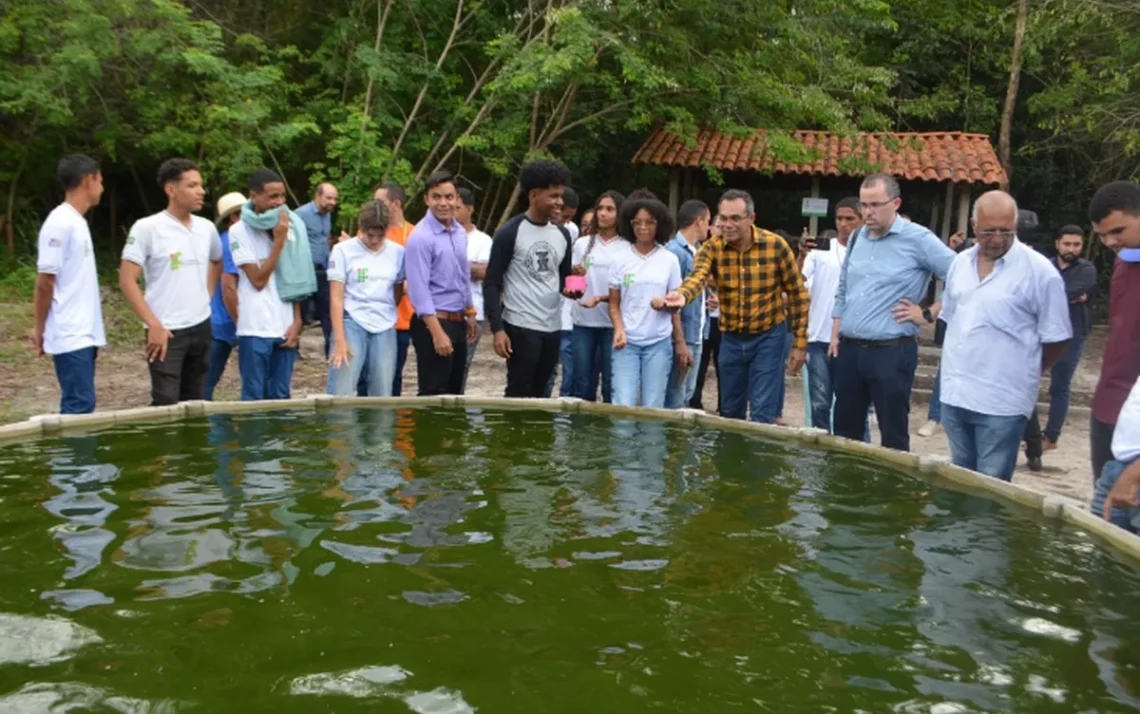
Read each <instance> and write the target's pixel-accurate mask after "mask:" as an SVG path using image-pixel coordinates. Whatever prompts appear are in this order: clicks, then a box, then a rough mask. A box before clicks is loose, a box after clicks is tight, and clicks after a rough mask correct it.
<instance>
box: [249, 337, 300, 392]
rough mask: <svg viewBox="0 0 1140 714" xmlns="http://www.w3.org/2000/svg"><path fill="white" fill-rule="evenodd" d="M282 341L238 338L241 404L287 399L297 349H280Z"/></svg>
mask: <svg viewBox="0 0 1140 714" xmlns="http://www.w3.org/2000/svg"><path fill="white" fill-rule="evenodd" d="M284 341H285V340H283V339H280V338H278V339H271V338H268V337H239V338H238V370H240V371H241V399H242V401H243V402H250V401H257V400H260V399H288V398H289V387H290V384H291V383H292V381H293V363H294V362H295V361H296V359H297V350H296V349H285V348H284V347H282V346H281V344H282V343H283V342H284Z"/></svg>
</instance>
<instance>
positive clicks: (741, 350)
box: [717, 323, 788, 424]
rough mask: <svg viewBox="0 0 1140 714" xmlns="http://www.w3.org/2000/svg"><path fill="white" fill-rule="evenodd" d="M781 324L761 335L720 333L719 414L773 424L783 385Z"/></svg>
mask: <svg viewBox="0 0 1140 714" xmlns="http://www.w3.org/2000/svg"><path fill="white" fill-rule="evenodd" d="M787 332H788V326H787V325H786V324H785V323H780V324H779V325H776V326H775V327H773V328H772V329H770V330H768V331H767V332H764V333H762V334H759V335H749V336H744V335H740V334H737V333H733V332H724V333H721V338H720V354H718V355H717V375H718V377H719V379H720V414H721V416H723V417H728V418H729V419H744V418H749V417H750V418H751V420H752V421H754V422H758V423H760V424H771V423H773V422H775V421H776V415H777V414H779V410H780V404H779V397H780V389H781V385H782V384H783V381H784V363H783V362H782V361H781V357H783V354H784V346H785V340H786V337H785V335H786V334H787Z"/></svg>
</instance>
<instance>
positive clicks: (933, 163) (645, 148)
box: [633, 129, 1006, 239]
mask: <svg viewBox="0 0 1140 714" xmlns="http://www.w3.org/2000/svg"><path fill="white" fill-rule="evenodd" d="M785 136H787V137H789V138H791V139H793V140H794V141H796V142H798V143H799V144H800V145H802V146H803V148H804V149H805V150H806V152H805V153H806V158H805V161H803V162H801V163H796V162H788V161H782V160H776V159H774V158H773V157H772V156H770V155H769V153H768V151H767V148H766V147H767V143H768V137H769V134H768V132H767V131H765V130H763V129H760V130H757V131H755V132H753V133H752V134H750V135H746V136H727V135H725V134H722V133H721V132H718V131H711V130H706V131H700V132H698V133H697V135H696V136H695V137H694V138H692V139H689V138H686V137H681V136H677V135H676V134H673V133H671V132H669V131H667V130H665V129H658V130H657V131H655V132H654V133H653V134H652V135H651V136H650V137H649V138H648V139H646V140H645V143H643V144H642V145H641V148H640V149H638V150H637V153H635V154H634V156H633V163H634V164H642V165H652V166H665V167H670V168H671V169H672V176H671V182H670V190H669V198H670V206H671V207H672V208H674V209H675V208H676V206H677V203H678V200H679V193H680V184H681V178H682V176H684V179H685V184H686V185H689V184H690V182H691V179H692V176H693V173H694V172H693V171H692V170H693V169H698V170H699V169H703V168H705V167H707V166H711V167H714V168H716V169H718V170H721V171H747V172H757V173H765V174H775V175H800V176H810V177H812V195H813V196H818V195H819V182H820V179H825V178H827V177H861V176H864V175H866V174H867V173H870V172H871V171H884V172H887V173H890V174H892V175H894V176H897V177H898V178H899V179H900V180H905V181H924V182H933V183H946V197H945V204H944V208H943V212H942V215H941V219H942V220H941V223H942V231H941V233H942V236H943V238H944V239H945V238H947V237H948V236H949V234H950V222H951V221H950V219H951V211H952V210H953V197H954V193H955V185H956V184H957V185H958V199H959V206H958V227H959V229H961V228H962V227H964V225H965V221H966V219H967V215H968V210H969V200H970V189H971V185H972V184H983V185H988V186H1000V185H1004V184H1005V183H1006V175H1005V171H1004V170H1003V169H1002V167H1001V163H1000V162H999V161H998V158H997V153H996V152H995V151H994V147H993V145H992V144H991V143H990V139H989V137H988V136H986V135H985V134H967V133H964V132H927V133H917V132H898V133H859V134H854V135H852V136H849V137H839V136H836V135H835V134H832V133H830V132H826V131H810V130H800V131H793V132H787V133H786V134H785ZM939 202H941V201H939ZM939 208H940V207H939V206H938V205H937V203H935V214H934V215H933V216H932V217H931V218H932V219H933V220H932V221H931V224H932V225H931V228H932V229H934V230H936V231H937V230H938V228H937V227H936V226H935V225H934V224H936V223H938V220H937V219H938V217H939V216H938V212H939ZM814 230H815V225H814V219H813V227H812V231H813V232H814Z"/></svg>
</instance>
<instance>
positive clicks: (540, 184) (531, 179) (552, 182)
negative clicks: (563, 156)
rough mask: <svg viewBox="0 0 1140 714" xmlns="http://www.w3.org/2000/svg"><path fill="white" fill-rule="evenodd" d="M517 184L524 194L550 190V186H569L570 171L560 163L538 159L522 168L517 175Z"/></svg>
mask: <svg viewBox="0 0 1140 714" xmlns="http://www.w3.org/2000/svg"><path fill="white" fill-rule="evenodd" d="M519 184H520V185H521V186H522V192H523V193H524V194H526V193H530V192H531V191H533V190H534V189H536V188H550V187H551V186H569V185H570V169H568V168H566V166H564V165H563V164H562V162H560V161H554V160H552V159H540V160H539V161H532V162H530V163H529V164H527V165H526V166H524V167H523V168H522V172H521V173H520V174H519Z"/></svg>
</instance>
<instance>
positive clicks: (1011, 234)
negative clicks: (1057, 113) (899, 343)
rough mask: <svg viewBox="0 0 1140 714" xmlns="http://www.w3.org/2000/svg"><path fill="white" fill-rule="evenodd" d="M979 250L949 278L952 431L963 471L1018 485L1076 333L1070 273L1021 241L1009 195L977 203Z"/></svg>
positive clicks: (946, 314)
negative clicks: (1049, 375) (1048, 375)
mask: <svg viewBox="0 0 1140 714" xmlns="http://www.w3.org/2000/svg"><path fill="white" fill-rule="evenodd" d="M973 226H974V236H975V239H976V241H977V242H976V244H975V245H974V247H973V248H970V249H969V250H967V251H965V252H963V253H961V254H959V255H958V256H957V257H956V258H954V261H953V262H952V263H951V265H950V270H949V271H948V273H947V275H946V289H945V291H944V292H943V294H942V319H944V320H945V321H946V325H947V328H946V339H945V341H944V343H943V346H942V428H943V429H944V430H945V432H946V437H947V438H948V439H949V441H950V455H951V458H952V459H953V461H954V463H955V464H957V465H959V466H962V467H965V468H968V469H973V470H975V471H978V472H981V473H984V474H986V475H989V476H993V477H995V478H999V479H1002V480H1003V481H1009V480H1010V479H1011V478H1012V477H1013V470H1014V467H1015V466H1016V465H1017V451H1018V447H1019V446H1020V444H1021V435H1022V434H1023V433H1024V431H1025V423H1026V421H1027V420H1028V418H1029V414H1030V412H1032V411H1033V407H1034V406H1035V405H1036V404H1037V387H1038V384H1039V383H1040V381H1041V372H1042V371H1044V370H1047V369H1049V368H1050V367H1052V366H1053V363H1054V362H1056V361H1057V360H1058V359H1060V358H1061V356H1062V355H1063V354H1064V353H1065V349H1066V347H1067V345H1068V341H1069V339H1070V338H1071V337H1072V328H1071V327H1070V325H1069V300H1068V298H1067V297H1066V295H1065V284H1064V281H1063V280H1062V279H1061V275H1060V273H1058V272H1057V270H1056V269H1055V268H1054V267H1053V266H1052V264H1051V263H1050V262H1049V260H1048V259H1047V258H1046V257H1045V256H1043V255H1041V254H1040V253H1038V252H1037V251H1035V250H1033V249H1032V248H1030V247H1028V246H1026V245H1025V244H1024V243H1022V242H1021V241H1019V240H1018V239H1017V232H1016V231H1017V203H1016V202H1015V201H1014V200H1013V197H1012V196H1010V195H1009V194H1007V193H1005V192H1002V191H990V192H988V193H985V194H983V195H982V196H981V197H980V198H979V199H978V200H977V202H976V203H975V204H974V216H973Z"/></svg>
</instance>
